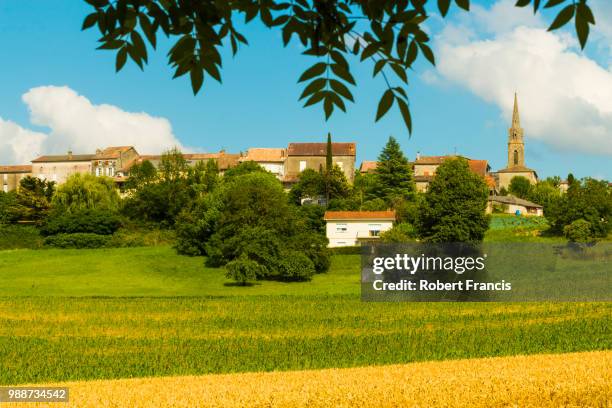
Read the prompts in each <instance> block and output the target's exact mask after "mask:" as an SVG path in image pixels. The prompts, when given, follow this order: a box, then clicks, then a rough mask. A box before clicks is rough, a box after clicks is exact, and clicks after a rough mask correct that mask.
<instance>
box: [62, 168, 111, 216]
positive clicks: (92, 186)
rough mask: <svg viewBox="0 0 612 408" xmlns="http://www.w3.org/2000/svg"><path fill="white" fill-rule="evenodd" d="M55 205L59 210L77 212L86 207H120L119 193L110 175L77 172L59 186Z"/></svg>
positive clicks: (105, 208)
mask: <svg viewBox="0 0 612 408" xmlns="http://www.w3.org/2000/svg"><path fill="white" fill-rule="evenodd" d="M52 204H53V207H54V208H55V209H57V210H59V211H64V212H76V211H80V210H84V209H104V210H109V211H116V210H118V209H119V193H118V191H117V188H116V187H115V182H114V181H113V179H111V178H110V177H96V176H94V175H92V174H81V173H76V174H73V175H71V176H70V177H68V179H67V180H66V182H65V183H64V184H62V185H61V186H59V187H58V188H57V191H56V192H55V194H54V195H53V200H52Z"/></svg>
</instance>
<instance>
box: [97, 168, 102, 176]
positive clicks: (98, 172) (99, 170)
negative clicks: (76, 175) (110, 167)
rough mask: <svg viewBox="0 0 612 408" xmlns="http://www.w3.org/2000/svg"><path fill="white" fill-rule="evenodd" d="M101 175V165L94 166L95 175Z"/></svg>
mask: <svg viewBox="0 0 612 408" xmlns="http://www.w3.org/2000/svg"><path fill="white" fill-rule="evenodd" d="M101 175H102V168H101V167H96V176H97V177H100V176H101Z"/></svg>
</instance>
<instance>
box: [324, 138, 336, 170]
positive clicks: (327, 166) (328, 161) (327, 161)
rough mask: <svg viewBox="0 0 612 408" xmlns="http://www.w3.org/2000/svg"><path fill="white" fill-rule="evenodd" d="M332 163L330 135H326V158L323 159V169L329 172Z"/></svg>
mask: <svg viewBox="0 0 612 408" xmlns="http://www.w3.org/2000/svg"><path fill="white" fill-rule="evenodd" d="M333 163H334V161H333V153H332V140H331V133H327V157H326V158H325V169H326V170H327V171H329V170H331V168H332V165H333Z"/></svg>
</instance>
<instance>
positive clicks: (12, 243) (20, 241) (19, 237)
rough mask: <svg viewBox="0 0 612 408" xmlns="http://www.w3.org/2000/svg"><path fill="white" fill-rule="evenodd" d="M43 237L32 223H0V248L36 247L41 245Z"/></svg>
mask: <svg viewBox="0 0 612 408" xmlns="http://www.w3.org/2000/svg"><path fill="white" fill-rule="evenodd" d="M42 245H43V238H42V237H41V236H40V233H39V232H38V228H36V227H34V226H33V225H18V224H17V225H8V224H2V223H0V250H3V249H20V248H27V249H37V248H40V247H42Z"/></svg>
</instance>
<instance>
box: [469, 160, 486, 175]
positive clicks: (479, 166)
mask: <svg viewBox="0 0 612 408" xmlns="http://www.w3.org/2000/svg"><path fill="white" fill-rule="evenodd" d="M468 164H469V165H470V170H472V171H473V172H474V173H476V174H478V175H479V176H482V177H484V176H486V175H487V173H488V171H487V168H488V167H489V164H488V163H487V161H486V160H468Z"/></svg>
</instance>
